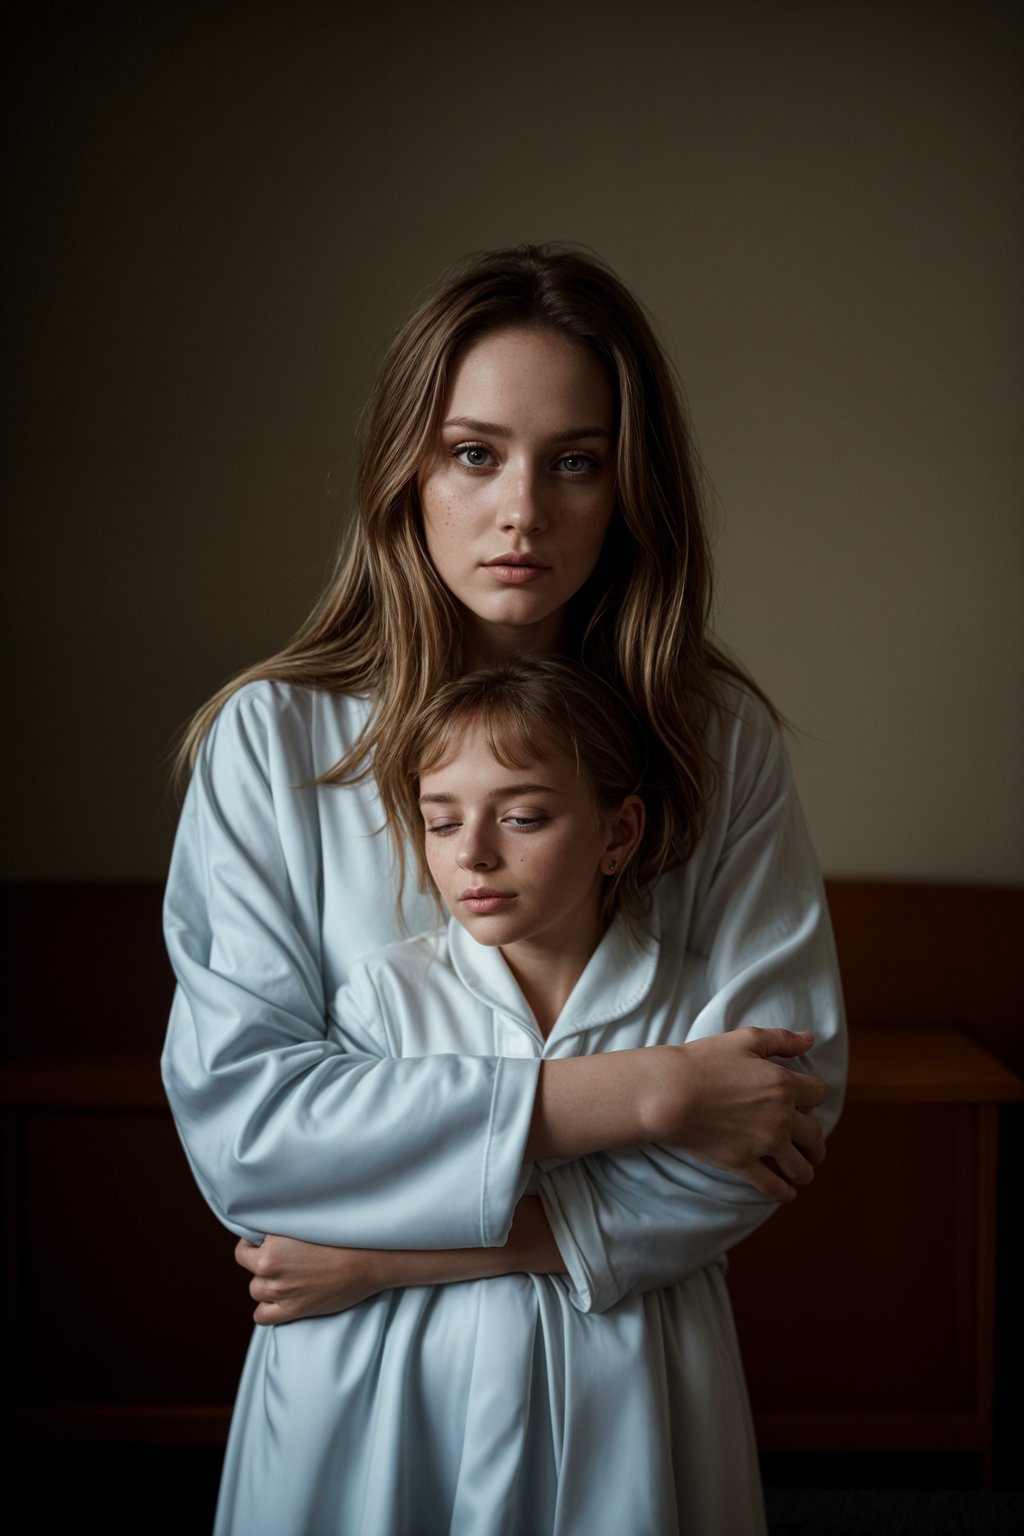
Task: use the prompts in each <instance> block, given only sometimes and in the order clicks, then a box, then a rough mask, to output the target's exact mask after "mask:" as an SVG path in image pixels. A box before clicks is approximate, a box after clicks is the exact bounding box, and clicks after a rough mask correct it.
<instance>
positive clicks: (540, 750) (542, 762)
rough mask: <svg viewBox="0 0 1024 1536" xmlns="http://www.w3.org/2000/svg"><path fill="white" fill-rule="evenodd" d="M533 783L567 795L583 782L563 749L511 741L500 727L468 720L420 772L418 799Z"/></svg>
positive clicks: (549, 741) (547, 741) (540, 741)
mask: <svg viewBox="0 0 1024 1536" xmlns="http://www.w3.org/2000/svg"><path fill="white" fill-rule="evenodd" d="M526 779H529V780H530V781H531V782H535V783H543V784H547V785H550V786H551V787H552V788H554V789H558V790H561V791H565V792H570V791H571V790H572V789H573V787H574V786H576V785H580V784H582V785H584V787H585V788H586V781H585V780H584V779H583V777H582V775H581V774H580V772H579V769H578V765H577V762H576V759H575V757H574V756H572V755H571V754H570V753H569V752H568V751H567V750H566V748H565V747H564V746H562V745H561V744H560V743H559V742H557V741H555V740H554V739H553V738H552V737H550V736H545V737H538V738H537V739H536V740H532V741H522V740H518V739H515V738H512V739H510V733H509V732H508V731H504V730H502V729H501V725H500V722H499V723H497V725H496V727H495V728H493V729H489V728H488V725H487V723H486V722H485V721H483V720H481V719H472V720H469V721H467V722H466V723H465V724H464V725H461V726H459V727H457V728H456V730H455V731H454V732H453V734H452V736H451V738H450V739H449V740H448V741H447V742H446V743H445V744H444V747H443V749H442V751H441V755H440V757H439V758H438V760H437V761H436V762H430V765H429V766H424V767H422V768H421V769H420V772H419V787H420V794H421V795H426V794H438V793H454V792H455V790H456V789H457V790H458V791H459V793H463V794H465V793H467V792H470V791H472V790H473V789H479V790H480V791H481V792H482V793H486V792H487V791H488V790H493V789H500V788H501V786H502V784H512V783H517V784H518V783H522V782H523V781H524V780H526Z"/></svg>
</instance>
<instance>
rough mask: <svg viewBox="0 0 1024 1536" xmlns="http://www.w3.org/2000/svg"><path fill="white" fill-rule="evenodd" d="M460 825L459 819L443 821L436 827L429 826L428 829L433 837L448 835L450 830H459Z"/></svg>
mask: <svg viewBox="0 0 1024 1536" xmlns="http://www.w3.org/2000/svg"><path fill="white" fill-rule="evenodd" d="M458 825H459V824H458V822H457V821H442V822H438V824H437V826H436V827H428V828H427V831H428V832H429V833H430V835H431V837H447V836H448V834H449V833H450V832H455V831H457V830H458Z"/></svg>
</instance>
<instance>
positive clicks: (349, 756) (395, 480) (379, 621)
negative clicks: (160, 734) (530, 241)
mask: <svg viewBox="0 0 1024 1536" xmlns="http://www.w3.org/2000/svg"><path fill="white" fill-rule="evenodd" d="M514 327H529V328H532V329H537V328H544V329H548V330H552V331H555V332H557V333H558V334H559V335H562V336H565V337H567V338H568V339H569V340H570V341H572V342H574V343H575V344H576V345H578V346H581V347H584V348H585V349H586V350H587V351H588V352H590V353H591V354H593V356H594V357H596V358H597V359H598V361H599V362H600V364H601V366H602V367H603V368H604V369H605V370H606V372H607V374H608V376H609V378H610V379H611V382H612V385H613V388H614V391H615V398H616V404H617V410H618V440H617V447H616V509H615V512H614V515H613V517H612V521H611V523H610V525H609V528H608V533H607V535H606V537H605V543H604V547H603V549H602V553H601V557H600V559H599V560H598V563H597V566H596V568H595V570H594V571H593V572H592V574H591V576H590V577H589V579H588V580H587V582H586V583H585V584H584V586H583V587H582V588H581V590H580V591H579V592H578V593H577V594H576V595H575V597H574V598H573V599H572V601H571V602H570V604H569V607H568V613H567V623H566V626H565V638H564V649H565V651H566V653H567V654H568V655H569V656H570V657H571V658H572V659H575V660H577V661H580V662H581V663H582V664H583V665H584V666H585V667H588V668H589V669H591V670H592V671H594V672H596V673H597V674H598V675H599V676H600V677H603V678H606V679H607V680H608V681H609V682H610V683H611V684H612V685H613V687H615V688H616V689H617V690H618V691H619V692H620V693H621V694H622V695H623V696H624V697H625V698H626V699H627V700H628V701H629V703H630V706H631V708H632V709H633V711H634V713H635V714H636V716H637V717H638V719H639V720H640V721H642V722H643V725H644V728H645V731H646V734H647V737H648V741H647V748H648V760H649V770H648V771H649V782H650V783H651V784H653V785H654V786H656V787H657V788H659V790H660V789H664V791H665V792H666V805H667V806H668V807H669V812H668V814H669V815H670V817H671V820H672V827H671V829H670V839H671V843H672V848H673V858H672V861H671V862H673V863H676V862H680V861H682V860H684V859H685V858H686V857H688V855H689V853H690V851H691V850H692V848H693V847H694V845H695V843H696V842H697V840H698V839H699V837H700V834H701V831H702V830H703V826H704V821H705V811H706V805H707V799H708V795H709V793H710V790H711V787H712V784H713V778H714V764H713V763H712V762H711V761H710V758H709V755H708V751H707V748H706V746H705V724H706V719H707V713H708V709H709V708H710V707H713V706H715V705H720V704H721V702H722V699H723V694H724V689H723V685H724V684H725V683H726V682H727V681H729V680H731V681H733V682H735V683H739V684H740V685H741V686H742V687H745V688H747V689H749V690H751V691H752V692H754V693H757V694H758V695H759V696H760V697H762V698H763V695H762V694H761V693H760V690H759V689H758V688H757V686H756V684H754V683H753V681H752V680H751V679H750V678H749V677H748V676H747V675H746V673H745V672H744V671H743V670H742V669H741V668H740V667H739V666H738V665H737V664H736V663H735V662H734V661H733V660H732V659H731V658H729V657H728V656H726V655H725V654H724V653H723V652H722V651H721V650H720V649H719V648H718V647H717V646H716V645H715V644H714V642H713V640H712V639H711V636H710V634H709V621H710V613H711V582H712V571H711V558H710V551H709V548H708V539H707V532H706V528H705V513H704V501H703V496H702V488H701V477H700V472H699V466H698V462H697V458H696V454H695V451H694V449H693V446H692V443H691V440H690V434H689V432H688V429H687V426H686V422H685V418H684V414H683V409H682V404H681V397H680V393H679V390H678V388H677V385H676V381H675V378H674V375H673V372H672V369H671V367H670V365H669V363H668V360H667V358H666V357H665V354H664V353H663V351H662V349H661V347H660V345H659V343H658V341H657V339H656V337H655V335H654V332H653V330H652V328H651V325H650V323H649V322H648V320H647V317H646V315H645V314H644V311H643V310H642V308H641V307H640V305H639V304H638V303H637V301H636V300H635V299H634V298H633V296H632V294H631V293H630V292H629V291H628V289H627V288H626V287H625V286H624V285H623V283H622V282H621V281H620V280H619V279H618V278H617V277H616V276H615V274H614V273H613V272H611V271H610V270H609V269H608V268H607V267H605V266H604V265H603V264H602V263H600V262H599V261H597V260H596V259H595V258H594V257H593V256H590V255H584V254H582V253H581V252H579V251H577V250H575V249H573V248H571V247H566V246H558V245H547V246H532V245H522V246H517V247H515V248H514V249H509V250H498V251H491V252H487V253H485V254H483V255H478V256H474V257H470V258H468V259H467V260H465V261H464V262H462V263H460V264H459V265H458V266H456V267H455V268H454V269H453V270H452V271H451V272H449V273H448V274H447V275H446V276H444V277H443V278H442V279H441V281H440V282H439V283H438V285H437V286H436V287H435V288H434V290H433V291H432V292H431V293H430V294H429V295H428V297H427V298H426V299H425V300H424V302H423V303H422V304H421V305H420V306H419V308H418V309H417V310H416V311H415V312H414V313H413V314H412V316H411V317H410V318H409V320H408V321H407V322H406V323H405V325H404V326H403V327H402V328H401V330H400V331H399V332H398V334H397V336H396V337H395V339H394V341H393V342H392V344H391V346H390V348H389V349H388V352H387V354H386V356H385V358H384V362H383V364H382V366H381V369H380V373H379V375H378V377H377V381H376V384H375V386H374V389H373V392H372V395H371V397H370V401H369V404H368V407H367V410H366V413H365V416H364V424H363V433H362V441H361V445H360V455H359V468H358V475H357V481H356V508H355V517H354V518H353V520H352V522H351V524H350V526H349V529H348V534H347V537H346V539H345V542H344V544H343V547H342V551H341V554H340V556H339V559H338V564H337V567H336V570H335V573H334V575H333V577H332V578H331V580H330V581H329V583H328V585H327V587H326V588H325V590H324V592H323V594H322V596H321V597H320V599H319V601H318V602H317V603H316V606H315V607H314V609H313V611H312V613H311V614H310V616H309V618H308V619H307V620H306V622H305V623H304V624H303V625H302V627H301V628H300V629H299V631H298V633H297V634H296V635H295V637H294V639H293V640H292V641H291V642H290V643H289V644H288V645H286V646H285V648H284V649H283V650H282V651H279V652H278V653H277V655H275V656H271V657H269V658H268V659H267V660H265V661H262V662H258V663H257V664H256V665H255V666H253V667H250V668H248V670H246V671H245V672H243V673H241V674H240V675H239V676H238V677H236V678H234V679H233V680H232V681H231V682H230V683H228V684H227V685H226V686H225V687H223V688H222V689H220V691H219V692H218V693H216V694H215V695H214V697H213V698H212V699H211V700H210V701H209V703H208V704H206V705H205V706H204V707H203V708H202V709H201V710H200V711H199V712H198V713H197V714H196V716H195V717H194V718H193V720H192V722H191V724H190V725H189V727H188V728H187V730H186V731H185V733H184V734H183V738H182V743H181V748H180V752H179V758H178V762H179V768H180V770H181V772H182V773H183V774H185V775H187V773H188V771H189V770H190V769H191V767H192V766H193V765H194V763H195V758H196V754H197V752H198V750H199V747H200V745H201V743H202V740H203V738H204V736H205V734H206V732H207V731H208V729H209V727H210V724H211V722H212V721H213V719H214V717H215V716H216V714H217V712H218V710H219V709H220V708H221V706H222V705H223V703H224V702H225V700H226V699H228V698H229V697H230V696H231V694H232V693H234V692H235V690H236V689H238V688H240V687H242V686H243V685H244V684H245V683H248V682H252V681H255V680H256V679H260V678H264V679H274V680H276V681H281V682H287V683H292V684H296V685H298V686H301V687H306V688H317V689H325V690H329V691H333V692H340V693H350V694H359V695H365V696H366V697H367V698H368V699H369V701H370V709H369V712H368V715H367V719H366V724H365V726H364V728H363V730H362V732H361V733H360V735H359V736H358V738H357V740H356V741H355V742H354V743H353V744H352V746H351V748H350V750H349V751H348V752H346V753H345V755H344V756H343V757H342V758H341V760H340V761H339V762H337V763H336V764H334V766H333V767H332V768H331V769H330V770H329V771H328V772H326V773H325V774H324V775H323V776H322V779H321V780H320V781H319V782H322V783H337V784H342V783H347V782H357V781H358V780H360V779H362V778H365V777H366V776H368V775H369V774H370V773H372V774H373V775H374V776H375V778H376V781H377V785H378V789H379V792H380V795H381V800H382V802H383V806H384V809H385V811H386V813H387V815H388V819H389V822H390V823H391V824H392V825H395V818H396V816H397V813H398V804H399V798H400V793H399V791H400V785H399V780H398V773H399V768H398V764H397V762H396V759H395V753H394V749H393V743H394V742H395V741H396V740H397V739H398V737H399V735H400V732H399V730H398V726H399V725H400V724H401V723H402V722H403V721H406V720H408V718H409V717H410V716H411V715H412V714H414V713H417V712H418V711H419V710H420V709H421V708H422V707H423V705H424V704H425V702H426V701H427V700H428V699H429V698H430V697H431V696H432V695H433V694H434V693H435V692H436V691H437V689H438V688H439V687H440V686H441V685H442V684H443V683H445V682H447V681H448V680H449V679H451V678H453V677H456V676H458V674H459V673H460V672H461V671H462V669H463V668H462V628H461V621H460V619H459V615H458V610H457V608H456V604H455V601H454V599H453V598H452V596H451V594H450V593H449V592H448V590H447V588H446V587H445V586H444V584H443V583H442V582H441V580H440V578H439V577H438V575H437V573H436V571H435V570H434V568H433V566H432V565H431V563H430V560H429V558H428V556H427V552H426V545H425V542H424V534H423V520H422V516H421V511H420V504H419V496H418V492H417V476H418V474H419V472H420V470H421V469H422V467H423V466H424V465H425V464H426V463H427V462H428V461H429V459H430V458H431V456H432V455H433V454H434V452H435V451H436V441H437V435H438V431H439V427H440V423H441V420H442V412H443V409H444V404H445V400H446V398H447V394H448V389H449V381H450V380H451V378H452V374H453V369H454V367H455V364H456V362H457V360H458V359H459V357H460V356H461V354H462V353H463V352H464V351H465V349H466V348H467V347H468V346H470V345H471V344H472V343H474V342H476V341H478V340H480V338H481V337H482V336H485V335H487V334H489V333H493V332H495V331H500V330H506V329H509V328H514ZM769 707H770V706H769Z"/></svg>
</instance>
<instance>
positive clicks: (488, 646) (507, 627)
mask: <svg viewBox="0 0 1024 1536" xmlns="http://www.w3.org/2000/svg"><path fill="white" fill-rule="evenodd" d="M462 617H463V627H462V636H463V639H462V651H463V665H464V666H465V668H466V670H467V671H472V672H475V671H477V670H479V669H481V668H483V667H500V666H501V665H502V663H503V662H506V661H508V660H510V658H511V657H513V656H524V655H530V654H532V655H537V656H544V655H550V654H552V653H553V652H557V651H559V650H561V642H562V631H563V628H564V625H563V622H562V617H563V616H562V614H561V612H558V613H552V614H550V615H549V616H548V617H547V618H546V619H541V620H540V621H539V622H538V623H536V624H488V623H485V622H484V621H483V620H482V619H478V618H477V617H476V615H475V614H472V613H468V612H466V611H465V610H464V611H463V615H462Z"/></svg>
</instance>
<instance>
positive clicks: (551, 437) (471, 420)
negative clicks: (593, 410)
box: [443, 416, 612, 444]
mask: <svg viewBox="0 0 1024 1536" xmlns="http://www.w3.org/2000/svg"><path fill="white" fill-rule="evenodd" d="M443 425H444V426H446V427H467V428H468V429H469V431H470V432H479V433H480V434H481V436H483V437H511V436H512V435H513V433H512V430H511V428H510V427H503V426H502V425H501V423H500V422H498V421H477V420H476V418H475V417H473V416H453V417H452V418H451V419H450V420H449V421H446V422H444V423H443ZM579 437H604V438H607V440H608V441H609V442H611V440H612V434H611V433H610V432H609V431H608V430H607V428H605V427H569V428H568V430H567V431H565V432H551V433H549V434H548V436H547V437H545V438H544V442H545V443H548V444H551V443H567V442H569V440H570V439H571V438H579Z"/></svg>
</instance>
